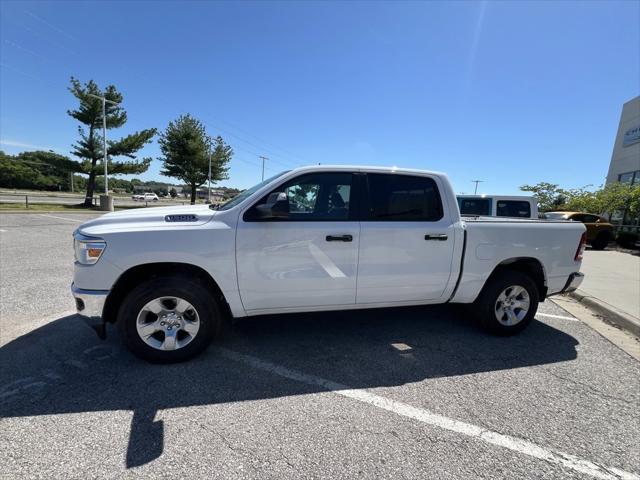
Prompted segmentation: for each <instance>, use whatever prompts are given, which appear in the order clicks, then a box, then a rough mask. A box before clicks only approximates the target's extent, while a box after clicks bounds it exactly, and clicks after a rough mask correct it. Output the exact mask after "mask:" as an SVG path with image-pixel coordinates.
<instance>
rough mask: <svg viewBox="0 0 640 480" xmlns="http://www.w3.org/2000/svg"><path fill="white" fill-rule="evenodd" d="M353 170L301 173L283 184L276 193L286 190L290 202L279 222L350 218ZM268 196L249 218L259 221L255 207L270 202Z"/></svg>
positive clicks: (250, 211) (247, 217) (251, 212)
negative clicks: (286, 211) (285, 213)
mask: <svg viewBox="0 0 640 480" xmlns="http://www.w3.org/2000/svg"><path fill="white" fill-rule="evenodd" d="M352 178H353V175H352V174H351V173H340V172H336V173H333V172H331V173H329V172H327V173H311V174H307V175H301V176H299V177H296V178H294V179H293V180H289V181H288V182H287V183H285V184H284V185H281V186H279V187H278V188H276V189H275V190H274V191H272V192H269V195H270V194H273V193H280V192H282V193H284V194H285V195H286V202H287V203H288V215H287V216H286V218H278V219H277V220H278V221H341V220H349V219H350V213H351V210H352V209H351V204H352V202H351V196H352V188H351V187H352ZM269 195H265V196H264V197H263V198H262V199H260V201H259V202H258V203H256V205H254V206H253V208H252V209H251V210H249V211H248V212H247V214H246V215H245V220H248V221H255V220H259V216H258V215H256V213H255V211H253V210H255V207H257V206H258V205H263V204H265V203H266V201H267V199H268V198H269Z"/></svg>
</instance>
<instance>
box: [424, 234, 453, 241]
mask: <svg viewBox="0 0 640 480" xmlns="http://www.w3.org/2000/svg"><path fill="white" fill-rule="evenodd" d="M447 238H449V237H448V236H447V234H446V233H438V234H435V235H425V236H424V239H425V240H440V241H441V242H444V241H445V240H446V239H447Z"/></svg>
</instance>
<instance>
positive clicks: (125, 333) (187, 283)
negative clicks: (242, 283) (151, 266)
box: [117, 275, 222, 363]
mask: <svg viewBox="0 0 640 480" xmlns="http://www.w3.org/2000/svg"><path fill="white" fill-rule="evenodd" d="M165 296H166V297H172V296H173V297H178V298H182V299H184V300H186V301H187V302H189V303H190V304H191V305H192V306H193V308H194V310H195V311H196V312H197V314H198V316H199V319H200V327H199V329H198V332H197V333H196V334H195V336H194V337H193V339H192V340H191V341H190V342H189V343H188V344H186V345H185V346H184V347H182V348H178V349H176V350H171V351H164V350H158V349H156V348H153V347H152V346H150V345H147V344H146V343H145V342H144V341H143V340H142V338H141V337H140V335H139V334H138V331H137V328H136V321H137V317H138V314H139V312H140V311H141V310H142V308H143V307H144V306H145V305H146V304H147V303H148V302H150V301H152V300H154V299H157V298H159V297H165ZM117 323H118V328H119V330H120V333H121V335H122V338H123V341H124V344H125V345H126V346H127V348H129V350H131V352H132V353H133V354H134V355H135V356H137V357H138V358H141V359H143V360H147V361H149V362H153V363H176V362H182V361H185V360H188V359H190V358H193V357H195V356H196V355H198V354H199V353H201V352H202V351H203V350H205V349H206V348H207V347H208V346H209V344H210V343H211V341H212V340H213V339H214V338H215V337H217V336H218V335H219V334H220V332H221V326H222V315H221V313H220V308H219V306H218V303H217V301H216V299H215V297H214V295H213V292H211V291H210V290H209V289H208V288H207V287H206V286H205V285H204V284H203V283H202V282H200V281H198V279H197V278H193V277H186V276H182V275H167V276H161V277H155V278H152V279H150V280H147V281H145V282H143V283H141V284H140V285H138V286H137V287H135V288H134V289H133V290H131V292H130V293H129V294H128V295H127V296H126V297H125V299H124V301H123V302H122V304H121V305H120V308H119V310H118V318H117Z"/></svg>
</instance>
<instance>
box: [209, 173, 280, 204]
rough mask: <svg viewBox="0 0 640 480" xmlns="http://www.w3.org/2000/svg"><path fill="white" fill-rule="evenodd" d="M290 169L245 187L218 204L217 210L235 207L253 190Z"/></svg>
mask: <svg viewBox="0 0 640 480" xmlns="http://www.w3.org/2000/svg"><path fill="white" fill-rule="evenodd" d="M290 171H291V170H285V171H284V172H280V173H278V174H277V175H274V176H273V177H271V178H267V179H266V180H263V181H262V182H260V183H258V184H257V185H254V186H253V187H251V188H247V189H246V190H244V191H243V192H240V193H239V194H238V195H236V196H235V197H233V198H232V199H231V200H229V201H228V202H226V203H223V204H222V205H220V207H219V208H218V210H229V209H230V208H233V207H235V206H236V205H238V204H239V203H242V201H243V200H244V199H245V198H248V197H250V196H251V195H253V194H254V193H255V192H257V191H258V190H260V189H261V188H262V187H264V186H265V185H266V184H268V183H270V182H272V181H274V180H275V179H276V178H278V177H281V176H282V175H284V174H285V173H288V172H290Z"/></svg>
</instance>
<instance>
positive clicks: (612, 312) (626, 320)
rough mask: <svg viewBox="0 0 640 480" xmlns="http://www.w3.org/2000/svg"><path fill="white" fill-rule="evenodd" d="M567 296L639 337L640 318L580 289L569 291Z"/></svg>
mask: <svg viewBox="0 0 640 480" xmlns="http://www.w3.org/2000/svg"><path fill="white" fill-rule="evenodd" d="M569 296H570V297H572V298H574V299H576V300H577V301H578V302H580V303H581V304H583V305H584V306H586V307H589V308H590V309H591V310H593V311H595V312H596V313H598V314H600V315H602V316H604V320H605V321H606V322H608V323H611V324H612V325H615V326H616V327H618V328H621V329H623V330H626V331H627V332H629V333H631V334H632V335H634V336H635V337H637V338H640V320H639V319H637V318H634V317H633V316H631V315H629V314H628V313H626V312H623V311H622V310H619V309H617V308H616V307H614V306H613V305H609V304H608V303H607V302H603V301H602V300H599V299H597V298H596V297H594V296H593V295H589V294H588V293H586V292H583V291H582V290H579V289H578V290H576V291H575V292H571V293H569Z"/></svg>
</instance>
